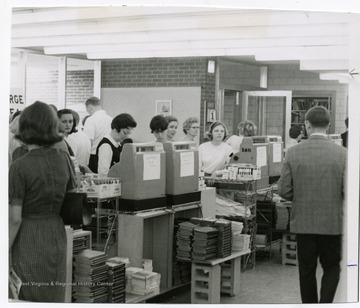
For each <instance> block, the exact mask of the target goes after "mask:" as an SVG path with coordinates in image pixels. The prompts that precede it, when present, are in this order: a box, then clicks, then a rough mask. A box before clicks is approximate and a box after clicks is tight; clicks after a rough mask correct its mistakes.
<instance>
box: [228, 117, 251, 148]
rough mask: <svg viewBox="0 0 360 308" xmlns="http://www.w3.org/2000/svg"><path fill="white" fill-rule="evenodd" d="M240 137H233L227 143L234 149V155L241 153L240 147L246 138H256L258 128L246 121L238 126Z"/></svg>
mask: <svg viewBox="0 0 360 308" xmlns="http://www.w3.org/2000/svg"><path fill="white" fill-rule="evenodd" d="M237 128H238V131H239V136H237V135H232V136H231V137H230V138H229V139H228V140H226V143H227V144H228V145H230V146H231V147H232V148H233V152H234V154H236V153H238V152H240V145H241V142H242V140H243V138H244V137H251V136H255V134H256V129H257V127H256V126H255V124H254V122H252V121H249V120H245V121H241V122H240V123H239V124H238V127H237Z"/></svg>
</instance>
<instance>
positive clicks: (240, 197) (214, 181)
mask: <svg viewBox="0 0 360 308" xmlns="http://www.w3.org/2000/svg"><path fill="white" fill-rule="evenodd" d="M205 182H206V185H207V186H212V187H216V189H217V191H218V190H220V189H225V190H234V191H235V192H236V194H235V199H234V201H238V202H240V203H241V204H243V205H244V206H245V212H247V210H248V209H250V212H251V215H250V216H249V217H247V216H236V217H234V216H231V217H223V218H226V219H229V220H236V221H241V222H243V224H244V228H243V232H242V233H244V234H249V235H250V249H249V253H247V254H246V255H244V256H242V270H245V269H246V268H248V267H254V266H255V257H256V246H255V236H256V232H257V221H256V213H257V210H256V187H257V182H256V180H241V181H238V180H228V179H221V178H214V177H205Z"/></svg>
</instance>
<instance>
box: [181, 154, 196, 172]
mask: <svg viewBox="0 0 360 308" xmlns="http://www.w3.org/2000/svg"><path fill="white" fill-rule="evenodd" d="M194 168H195V164H194V152H182V153H180V177H183V176H191V175H194Z"/></svg>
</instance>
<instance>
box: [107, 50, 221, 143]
mask: <svg viewBox="0 0 360 308" xmlns="http://www.w3.org/2000/svg"><path fill="white" fill-rule="evenodd" d="M208 60H209V59H208V58H200V57H194V58H193V57H190V58H152V59H116V60H103V61H102V62H101V76H102V78H101V87H102V88H136V87H139V88H140V87H196V86H200V87H201V107H200V111H201V119H200V120H201V121H202V120H203V119H204V101H207V102H208V107H209V108H214V106H215V74H209V73H207V61H208ZM200 136H201V137H202V136H204V127H203V125H201V128H200Z"/></svg>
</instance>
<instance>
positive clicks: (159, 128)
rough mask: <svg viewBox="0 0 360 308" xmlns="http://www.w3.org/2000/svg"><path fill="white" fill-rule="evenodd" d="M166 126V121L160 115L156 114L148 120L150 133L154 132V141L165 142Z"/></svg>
mask: <svg viewBox="0 0 360 308" xmlns="http://www.w3.org/2000/svg"><path fill="white" fill-rule="evenodd" d="M167 128H168V122H167V121H166V120H165V117H164V116H162V115H156V116H155V117H153V118H152V119H151V121H150V129H151V133H152V134H154V136H155V138H156V142H161V143H164V142H166V130H167Z"/></svg>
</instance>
